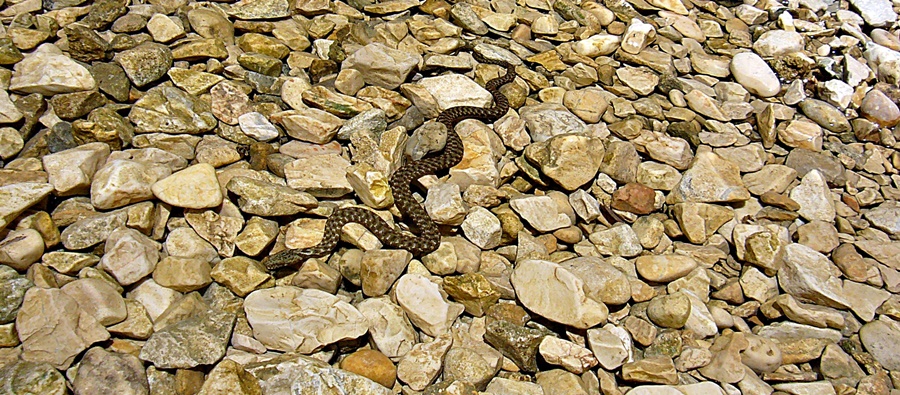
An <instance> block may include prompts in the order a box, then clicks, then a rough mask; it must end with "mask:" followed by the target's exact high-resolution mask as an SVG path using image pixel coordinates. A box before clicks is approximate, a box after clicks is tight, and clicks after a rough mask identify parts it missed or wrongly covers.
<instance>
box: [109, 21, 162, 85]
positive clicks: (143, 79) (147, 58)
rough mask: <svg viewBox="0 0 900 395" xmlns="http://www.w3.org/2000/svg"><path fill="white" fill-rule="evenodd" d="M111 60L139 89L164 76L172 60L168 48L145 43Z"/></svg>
mask: <svg viewBox="0 0 900 395" xmlns="http://www.w3.org/2000/svg"><path fill="white" fill-rule="evenodd" d="M166 19H168V18H166ZM113 60H115V62H116V63H118V64H119V66H122V68H123V69H125V74H126V75H128V78H129V79H130V80H131V82H132V83H133V84H134V85H135V86H137V87H139V88H140V87H143V86H145V85H147V84H149V83H151V82H153V81H156V80H158V79H160V78H162V76H164V75H166V72H167V71H169V69H170V68H171V67H172V62H173V60H174V59H173V57H172V51H171V50H169V47H167V46H165V45H162V44H157V43H152V42H147V43H143V44H141V45H138V46H137V47H134V48H132V49H128V50H125V51H122V52H119V53H118V54H116V56H115V57H114V58H113Z"/></svg>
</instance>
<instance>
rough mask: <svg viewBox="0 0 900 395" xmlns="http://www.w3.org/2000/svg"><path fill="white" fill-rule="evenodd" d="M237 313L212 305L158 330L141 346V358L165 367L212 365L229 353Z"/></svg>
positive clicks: (186, 367) (185, 367)
mask: <svg viewBox="0 0 900 395" xmlns="http://www.w3.org/2000/svg"><path fill="white" fill-rule="evenodd" d="M234 321H235V315H234V314H232V313H228V312H225V311H219V310H214V309H209V310H206V311H201V312H200V313H199V314H193V315H192V316H190V317H188V318H185V319H183V320H181V321H178V322H175V323H172V324H170V325H169V326H166V327H165V328H163V329H162V330H160V331H157V332H154V333H153V335H151V336H150V338H149V339H147V342H146V343H145V344H144V347H143V348H142V349H141V353H140V358H141V360H144V361H148V362H150V363H152V364H153V365H154V366H157V367H160V368H163V369H191V368H194V367H197V366H199V365H211V364H214V363H216V362H218V361H219V360H221V359H222V357H224V356H225V347H226V345H227V344H228V341H229V339H230V335H231V330H232V328H233V327H234Z"/></svg>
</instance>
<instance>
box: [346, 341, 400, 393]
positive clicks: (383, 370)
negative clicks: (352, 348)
mask: <svg viewBox="0 0 900 395" xmlns="http://www.w3.org/2000/svg"><path fill="white" fill-rule="evenodd" d="M341 369H344V370H347V371H349V372H353V373H356V374H359V375H361V376H365V377H368V378H370V379H372V381H374V382H376V383H378V384H381V385H383V386H384V387H386V388H392V387H393V386H394V381H396V380H397V368H396V367H394V363H393V362H391V360H390V359H388V357H386V356H385V355H384V354H382V353H380V352H378V351H375V350H359V351H357V352H355V353H353V354H350V355H348V356H347V357H346V358H344V359H343V360H342V361H341Z"/></svg>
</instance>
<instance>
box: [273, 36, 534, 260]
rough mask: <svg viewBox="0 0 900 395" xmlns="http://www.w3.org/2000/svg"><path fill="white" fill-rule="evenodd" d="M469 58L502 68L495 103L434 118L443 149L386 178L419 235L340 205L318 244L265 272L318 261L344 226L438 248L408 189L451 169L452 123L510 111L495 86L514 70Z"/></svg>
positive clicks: (416, 247)
mask: <svg viewBox="0 0 900 395" xmlns="http://www.w3.org/2000/svg"><path fill="white" fill-rule="evenodd" d="M472 56H473V58H474V59H475V60H476V61H478V62H481V63H490V64H495V65H498V66H502V67H505V68H506V73H505V74H504V75H502V76H499V77H497V78H494V79H492V80H490V81H488V82H487V83H485V86H484V87H485V89H487V91H488V92H490V94H491V96H492V98H493V101H494V104H493V105H492V106H491V107H475V106H456V107H450V108H448V109H446V110H444V111H442V112H441V113H440V114H438V117H437V122H440V123H442V124H444V126H446V127H447V139H446V143H445V144H444V148H443V150H442V151H441V152H440V153H439V154H437V155H435V156H431V157H426V158H423V159H420V160H413V161H409V162H407V163H406V164H404V165H403V166H401V167H400V168H399V169H397V171H395V172H394V174H393V175H392V176H391V179H390V182H389V185H390V187H391V193H392V194H393V196H394V205H395V206H396V207H397V210H398V211H399V212H400V214H401V215H402V216H403V218H405V219H406V220H407V221H408V222H409V223H410V224H412V225H413V228H414V229H417V233H418V234H407V233H404V232H401V231H400V230H398V229H395V228H394V227H393V226H391V225H390V224H389V223H388V222H387V221H385V220H384V219H382V218H381V217H379V216H378V215H376V214H375V213H374V212H372V211H369V210H367V209H365V208H362V207H344V208H340V209H337V210H335V211H334V212H333V213H332V214H331V215H330V216H329V217H328V220H327V221H326V222H325V233H324V235H323V236H322V240H321V241H320V242H319V244H317V245H315V246H313V247H309V248H304V249H299V248H298V249H287V250H283V251H280V252H278V253H275V254H274V255H270V256H268V257H266V258H265V259H263V261H262V263H263V265H264V266H265V267H266V269H268V270H276V269H279V268H283V267H288V266H296V265H298V264H302V263H303V262H305V261H306V260H307V259H310V258H319V257H323V256H325V255H328V254H329V253H331V251H332V250H333V249H334V248H335V247H336V246H337V244H338V241H339V240H340V235H341V229H342V228H343V227H344V225H346V224H348V223H358V224H360V225H362V226H364V227H365V228H366V229H368V230H369V231H370V232H372V234H374V235H375V236H376V237H377V238H378V239H379V240H380V241H381V243H382V244H383V245H386V246H388V247H391V248H395V249H403V250H407V251H409V252H410V253H412V254H413V256H416V257H419V256H422V255H425V254H428V253H431V252H433V251H435V250H437V248H438V247H439V246H440V242H441V233H440V229H439V228H438V225H437V224H436V223H435V222H434V220H433V219H431V217H430V216H428V213H427V212H426V211H425V208H424V207H422V205H421V204H419V202H418V201H416V199H415V198H414V197H413V194H412V191H411V185H412V183H413V182H414V181H416V180H418V179H419V178H421V177H423V176H425V175H428V174H435V173H437V172H439V171H441V170H444V169H449V168H451V167H453V166H456V165H457V164H458V163H459V162H460V161H461V160H462V158H463V153H464V148H463V142H462V139H461V138H460V137H459V134H457V133H456V131H455V127H456V124H458V123H459V122H462V121H463V120H466V119H478V120H481V121H490V122H493V121H496V120H497V119H499V118H500V117H502V116H503V115H506V113H507V111H508V110H509V100H507V98H506V96H504V95H503V93H501V92H500V87H502V86H503V85H505V84H508V83H510V82H512V81H513V80H514V79H515V78H516V69H515V66H514V65H512V64H511V63H509V62H506V61H503V60H496V59H489V58H486V57H485V56H484V55H482V54H481V53H479V52H477V51H474V50H473V51H472Z"/></svg>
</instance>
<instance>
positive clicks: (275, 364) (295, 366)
mask: <svg viewBox="0 0 900 395" xmlns="http://www.w3.org/2000/svg"><path fill="white" fill-rule="evenodd" d="M244 369H246V370H247V371H248V372H250V373H251V374H253V375H254V376H256V379H257V380H259V383H260V387H262V393H263V394H275V393H292V392H293V390H292V388H307V389H308V388H327V389H328V390H327V391H328V392H327V393H334V394H340V393H345V394H368V395H390V394H392V392H391V390H389V389H387V388H384V387H383V386H382V385H381V384H378V383H376V382H374V381H372V380H369V379H368V378H365V377H363V376H360V375H358V374H354V373H351V372H348V371H346V370H342V369H337V368H333V367H331V366H329V365H328V364H327V363H324V362H321V361H319V360H316V359H313V358H310V357H307V356H304V355H299V354H293V353H291V354H283V355H281V356H277V357H275V358H272V359H269V360H267V361H265V362H257V363H250V364H247V365H245V366H244Z"/></svg>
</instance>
